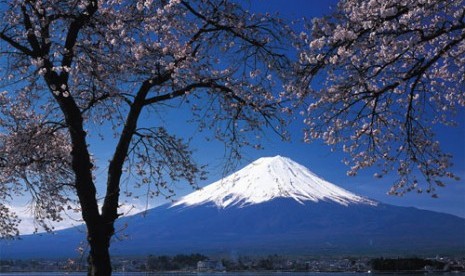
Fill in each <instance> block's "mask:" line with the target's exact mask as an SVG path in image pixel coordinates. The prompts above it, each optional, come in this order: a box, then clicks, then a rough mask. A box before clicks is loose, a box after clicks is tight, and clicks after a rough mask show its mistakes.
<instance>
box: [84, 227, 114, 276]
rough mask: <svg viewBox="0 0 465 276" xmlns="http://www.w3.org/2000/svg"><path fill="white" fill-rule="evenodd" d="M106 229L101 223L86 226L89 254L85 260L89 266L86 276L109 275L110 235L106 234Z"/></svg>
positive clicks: (110, 270)
mask: <svg viewBox="0 0 465 276" xmlns="http://www.w3.org/2000/svg"><path fill="white" fill-rule="evenodd" d="M106 228H107V227H106V226H105V224H103V223H98V224H97V225H95V226H92V227H91V226H88V231H89V233H88V235H87V241H88V242H89V246H90V252H89V257H88V259H87V261H88V265H89V267H88V272H87V274H88V275H89V276H107V275H111V272H112V268H111V259H110V239H111V236H112V235H111V234H109V233H108V232H107V229H106Z"/></svg>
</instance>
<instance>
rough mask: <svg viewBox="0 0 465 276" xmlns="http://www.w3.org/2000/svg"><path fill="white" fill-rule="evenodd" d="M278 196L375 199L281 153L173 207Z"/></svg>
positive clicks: (233, 203)
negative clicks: (355, 191)
mask: <svg viewBox="0 0 465 276" xmlns="http://www.w3.org/2000/svg"><path fill="white" fill-rule="evenodd" d="M275 198H292V199H294V200H296V201H297V202H299V203H303V202H304V201H313V202H318V201H320V200H322V201H329V202H336V203H339V204H342V205H345V206H347V205H349V204H371V205H376V202H374V201H371V200H368V199H365V198H363V197H360V196H358V195H355V194H353V193H351V192H349V191H347V190H344V189H342V188H340V187H338V186H336V185H334V184H331V183H329V182H328V181H325V180H323V179H322V178H320V177H318V176H317V175H316V174H314V173H313V172H311V171H310V170H309V169H307V168H305V167H304V166H302V165H300V164H298V163H296V162H294V161H292V160H291V159H289V158H285V157H282V156H279V155H278V156H275V157H264V158H260V159H258V160H256V161H254V162H252V163H251V164H249V165H248V166H246V167H245V168H243V169H242V170H240V171H237V172H236V173H233V174H231V175H229V176H227V177H226V178H223V179H221V180H219V181H217V182H215V183H213V184H210V185H208V186H206V187H204V188H203V189H201V190H199V191H196V192H193V193H191V194H189V195H187V196H185V197H183V198H181V199H180V200H179V201H178V202H176V203H175V204H173V206H181V205H184V206H195V205H202V204H206V203H213V204H214V205H216V206H217V207H220V208H226V207H231V206H238V207H243V206H247V205H252V204H259V203H263V202H266V201H270V200H273V199H275Z"/></svg>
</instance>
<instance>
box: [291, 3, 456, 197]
mask: <svg viewBox="0 0 465 276" xmlns="http://www.w3.org/2000/svg"><path fill="white" fill-rule="evenodd" d="M300 37H301V44H300V45H299V49H300V63H301V66H302V68H301V74H302V79H301V81H300V83H297V85H301V87H302V89H298V88H297V85H296V86H291V87H290V89H293V90H294V91H296V92H297V91H301V92H299V97H300V99H301V102H307V103H308V104H307V106H308V108H307V113H306V115H305V116H307V119H306V124H307V126H308V127H307V129H306V140H307V141H310V140H313V139H322V140H323V141H324V142H325V143H326V144H329V145H332V146H333V147H335V148H340V149H341V150H343V151H344V152H346V153H347V154H348V156H349V158H347V160H346V161H345V163H346V164H347V165H349V166H350V170H349V171H348V174H349V175H355V174H357V172H358V171H359V170H360V169H362V168H366V167H371V166H377V167H378V168H379V170H378V173H376V174H375V176H376V177H382V176H383V175H385V174H387V173H389V172H391V171H395V172H397V173H398V175H399V178H398V181H397V182H396V183H394V185H393V187H392V189H391V191H390V192H391V193H393V194H403V193H405V192H408V191H412V190H416V191H418V192H422V191H426V192H428V193H431V194H432V195H433V196H436V194H435V192H434V190H435V187H437V186H444V184H445V180H446V179H458V177H457V176H455V175H454V174H453V173H452V172H451V170H450V167H451V165H452V163H451V155H450V154H447V153H444V152H443V151H442V150H441V148H440V144H439V142H438V141H437V139H436V138H435V130H434V129H435V127H437V126H438V125H446V126H450V125H454V116H457V114H458V112H462V114H463V110H464V106H465V86H464V84H465V2H464V1H463V0H452V1H443V0H407V1H400V0H387V1H378V0H341V1H340V2H339V3H338V6H337V10H336V11H335V12H334V14H332V15H330V16H326V17H322V18H317V19H314V20H313V21H312V22H311V24H309V27H308V28H307V31H306V32H302V33H301V35H300ZM303 89H307V92H302V91H303ZM421 175H422V176H423V177H422V176H421ZM422 179H423V180H422ZM422 183H425V184H422Z"/></svg>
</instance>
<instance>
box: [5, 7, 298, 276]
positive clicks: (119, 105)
mask: <svg viewBox="0 0 465 276" xmlns="http://www.w3.org/2000/svg"><path fill="white" fill-rule="evenodd" d="M0 12H1V17H2V22H1V26H0V41H1V42H0V59H1V62H2V65H3V66H2V67H3V69H2V71H1V75H0V76H1V77H0V78H1V79H0V83H1V87H2V89H3V90H4V91H3V92H1V94H0V108H1V110H0V112H1V115H0V129H1V134H0V135H1V139H0V191H1V195H0V223H1V229H2V230H1V231H0V234H1V235H2V236H8V235H14V234H16V233H17V232H16V231H17V230H16V229H17V228H16V227H17V223H18V220H17V217H15V215H14V213H13V212H12V210H11V209H10V208H9V205H8V202H10V201H11V200H12V198H14V197H15V196H26V195H30V196H31V198H32V201H31V202H32V205H33V208H34V210H35V211H34V215H35V217H36V219H37V221H38V224H39V226H40V227H45V228H46V227H47V222H48V221H50V220H55V221H56V220H60V219H62V217H61V216H62V213H63V211H65V210H66V209H73V208H74V206H75V204H78V206H79V207H78V208H79V211H80V212H81V213H82V218H83V220H84V222H85V224H86V226H87V241H88V243H89V245H90V252H89V259H88V262H89V274H90V275H110V274H111V264H110V254H109V247H110V240H111V237H112V236H113V234H114V232H115V227H114V223H115V220H116V219H117V218H118V217H119V216H120V214H118V205H119V203H120V198H121V196H120V194H121V193H122V190H121V184H122V183H121V181H122V177H123V176H124V175H129V176H130V177H131V183H132V184H133V185H134V186H144V187H146V188H147V191H148V192H147V194H148V196H156V195H158V194H160V193H163V194H165V195H167V196H170V195H171V194H172V192H173V191H172V188H171V185H170V183H172V182H176V181H184V182H187V183H189V184H190V185H193V186H195V183H196V181H197V180H198V179H200V178H203V177H204V167H203V166H201V165H199V164H197V163H196V162H195V161H194V160H193V157H192V152H191V149H190V148H189V145H188V143H187V142H186V141H185V140H184V139H181V138H179V137H176V136H175V135H173V134H171V133H169V131H168V128H166V127H165V126H164V125H163V122H160V121H157V120H156V118H157V117H156V116H153V114H154V113H155V112H157V111H159V110H160V108H162V107H163V108H168V106H173V107H175V108H176V107H178V106H181V105H187V106H189V107H190V110H191V113H192V116H193V118H194V119H193V121H194V122H197V123H198V126H199V129H200V130H208V131H210V132H208V133H212V135H213V136H214V137H215V138H217V139H219V140H221V141H223V142H225V143H226V144H227V145H228V147H229V148H230V150H231V156H232V157H238V156H239V150H240V148H242V147H244V146H250V147H260V146H259V144H258V143H255V142H254V141H253V140H252V141H251V140H250V139H249V138H248V136H247V133H255V132H259V131H261V130H262V129H263V128H264V127H271V128H272V129H273V130H274V131H276V132H278V134H279V135H282V136H283V137H284V136H285V135H286V134H285V133H283V132H281V131H282V130H283V129H284V127H283V126H284V125H285V121H284V120H283V119H281V118H282V117H281V116H280V113H282V112H283V111H287V109H286V108H283V107H282V106H281V103H282V102H283V101H284V99H283V95H284V93H281V94H279V93H275V91H281V90H282V89H280V88H279V86H280V84H281V83H283V80H285V79H287V77H286V75H288V74H289V72H290V71H291V70H290V62H289V60H288V58H287V57H286V55H285V54H284V53H286V52H285V50H284V49H285V48H286V46H285V45H286V44H287V43H288V40H287V37H289V34H290V30H289V29H288V28H287V27H286V26H285V25H283V23H282V22H281V21H279V20H278V19H276V18H274V17H272V16H270V15H267V14H264V15H258V14H251V13H249V12H248V11H246V10H244V9H243V8H242V7H241V6H240V5H238V4H236V3H234V2H232V1H225V0H198V1H182V0H170V1H167V0H145V1H142V0H137V1H123V0H109V1H99V0H72V1H62V0H38V1H37V0H36V1H30V0H13V1H0ZM141 118H146V119H145V120H143V122H142V119H141ZM108 126H111V128H112V129H113V131H114V137H116V144H115V148H114V153H113V156H112V157H111V160H110V161H109V163H108V171H107V182H106V193H105V195H104V198H103V202H99V201H98V199H97V192H96V183H95V182H96V178H95V165H96V164H95V163H96V162H95V158H98V157H96V156H94V155H93V154H92V153H91V152H90V148H89V138H88V137H89V135H90V136H91V137H94V138H95V137H98V131H99V129H108ZM103 136H105V135H103ZM99 203H101V205H102V206H101V208H99ZM46 229H47V228H46Z"/></svg>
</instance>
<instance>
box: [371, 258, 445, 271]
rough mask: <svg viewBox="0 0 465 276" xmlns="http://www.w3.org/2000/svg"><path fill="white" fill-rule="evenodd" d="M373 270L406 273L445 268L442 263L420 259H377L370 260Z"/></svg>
mask: <svg viewBox="0 0 465 276" xmlns="http://www.w3.org/2000/svg"><path fill="white" fill-rule="evenodd" d="M371 265H372V268H373V270H376V271H408V270H423V269H424V268H425V267H426V266H430V267H433V268H434V269H437V270H442V269H443V268H444V266H445V264H444V263H443V262H439V261H435V260H427V259H420V258H397V259H384V258H378V259H373V260H371Z"/></svg>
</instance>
